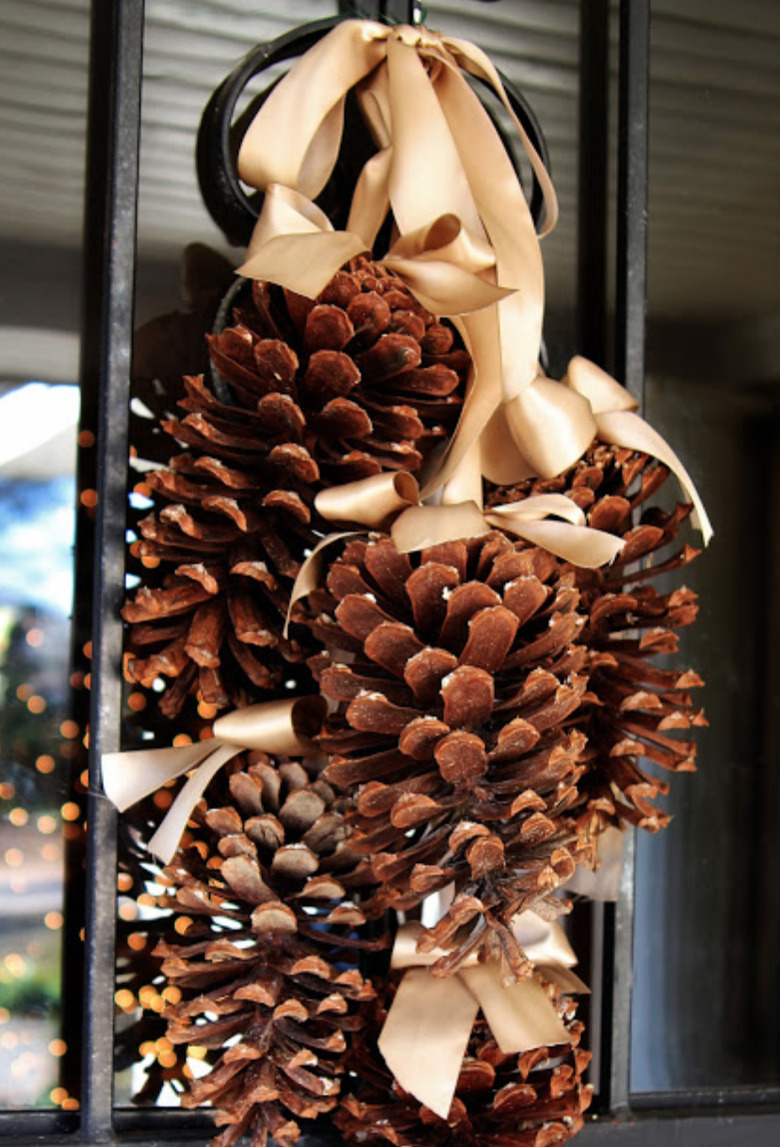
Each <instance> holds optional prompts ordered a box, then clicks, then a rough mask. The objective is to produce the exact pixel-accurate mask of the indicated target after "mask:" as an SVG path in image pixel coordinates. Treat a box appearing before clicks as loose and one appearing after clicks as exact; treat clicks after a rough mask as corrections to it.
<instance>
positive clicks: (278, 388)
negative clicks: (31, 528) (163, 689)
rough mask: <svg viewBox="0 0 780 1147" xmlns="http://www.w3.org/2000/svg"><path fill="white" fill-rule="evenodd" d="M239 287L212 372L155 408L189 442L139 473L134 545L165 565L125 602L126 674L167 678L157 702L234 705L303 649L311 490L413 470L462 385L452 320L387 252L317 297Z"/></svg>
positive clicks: (448, 419) (462, 356)
mask: <svg viewBox="0 0 780 1147" xmlns="http://www.w3.org/2000/svg"><path fill="white" fill-rule="evenodd" d="M244 292H245V293H248V294H249V295H250V296H251V299H250V298H248V299H247V304H248V307H247V309H246V310H237V311H236V321H237V325H235V326H232V327H228V328H227V329H225V330H223V331H222V332H221V333H219V334H217V335H215V336H213V337H211V338H210V349H211V356H212V360H213V362H214V366H215V368H216V370H217V372H218V375H217V377H216V380H215V383H214V387H213V388H212V387H210V386H209V385H208V383H207V382H206V381H205V379H204V378H203V377H202V376H200V377H191V378H186V379H185V386H186V391H187V395H186V397H185V398H184V399H183V401H182V402H180V404H179V405H180V406H181V407H182V408H183V409H184V410H185V411H186V414H185V416H184V417H183V418H180V419H178V420H166V421H164V422H163V427H164V429H165V430H166V431H167V432H168V433H169V434H170V435H171V436H172V437H173V438H175V439H176V441H177V442H179V443H182V444H183V445H184V446H185V451H184V452H183V453H181V454H177V455H176V456H174V457H173V458H172V459H171V461H170V463H169V465H168V467H167V468H165V469H161V470H157V471H153V472H151V473H149V474H147V475H146V477H145V488H146V490H147V491H148V492H149V493H151V494H152V495H153V497H154V499H155V501H156V502H157V506H158V508H157V509H156V510H155V512H154V513H152V514H150V515H148V516H147V517H145V518H144V519H143V520H141V521H140V522H139V523H138V526H137V529H138V533H139V534H140V540H139V541H138V542H136V543H135V544H134V545H133V547H132V552H133V555H134V556H135V557H136V558H140V559H141V561H142V563H144V565H146V566H148V565H150V564H151V565H154V566H159V565H160V563H162V565H161V566H160V569H159V570H158V572H157V573H152V574H150V573H149V571H148V569H144V568H143V566H142V567H141V570H140V573H141V575H142V580H143V583H144V584H142V586H141V588H140V589H139V590H138V592H137V593H136V595H135V597H134V599H133V600H132V601H130V602H128V603H127V604H126V605H125V607H124V609H123V611H122V615H123V617H124V618H125V620H126V621H127V622H129V623H130V626H131V628H130V634H129V640H128V648H129V650H130V656H129V657H128V660H127V667H126V673H127V676H128V677H129V679H130V680H132V681H137V682H141V683H145V684H147V685H148V684H150V683H151V682H152V681H153V680H154V679H155V678H157V677H158V676H162V677H166V678H169V679H173V680H174V681H175V684H174V685H173V686H171V687H169V689H168V691H167V693H166V694H165V695H164V696H163V697H162V699H161V701H160V705H161V708H162V709H163V711H164V712H165V713H166V715H167V716H174V715H175V714H176V713H177V712H178V711H179V709H180V708H181V706H182V704H183V703H184V700H185V699H186V697H187V695H188V694H189V693H192V692H195V691H199V692H200V695H201V698H202V699H203V700H204V701H206V702H207V703H208V704H211V705H213V706H216V708H217V709H221V708H225V707H226V706H228V705H231V706H238V705H244V704H247V703H248V702H250V701H253V700H256V699H258V696H262V695H263V693H264V692H265V691H267V690H273V689H275V688H277V687H278V686H279V685H280V684H281V682H282V680H283V679H284V678H285V677H288V676H289V675H290V673H289V669H288V664H289V663H290V662H299V661H300V660H301V650H300V647H299V645H298V644H297V642H295V641H287V640H286V639H285V638H284V637H283V636H282V628H283V624H284V617H285V613H286V610H287V604H288V600H289V592H290V587H291V584H292V581H293V579H294V578H295V576H296V574H297V572H298V569H299V568H300V563H301V561H302V559H303V556H304V554H305V552H306V551H307V549H308V548H310V547H311V546H312V545H313V544H314V542H315V541H316V539H317V536H318V535H322V534H325V533H328V532H329V529H330V527H329V526H328V524H327V523H326V522H324V521H323V520H322V519H320V518H319V517H318V516H317V515H316V514H315V512H314V510H313V499H314V495H315V493H316V492H317V490H318V489H321V488H323V487H326V486H331V485H334V484H340V483H343V482H348V481H352V480H354V479H357V478H363V477H366V476H368V475H371V474H376V473H379V472H380V471H382V470H408V471H411V472H417V471H418V470H419V469H420V466H421V465H422V463H423V461H424V459H425V457H426V456H427V455H428V454H429V453H430V450H431V448H432V447H433V446H434V445H436V444H437V443H438V442H440V441H442V440H444V438H445V436H446V435H447V434H448V433H449V432H450V431H451V430H452V428H453V426H454V424H455V421H456V418H457V414H458V411H459V409H460V403H461V398H462V394H463V390H464V387H465V380H466V373H467V370H468V364H469V357H468V355H467V354H466V352H465V351H464V350H462V349H459V346H458V345H456V339H457V336H456V335H455V333H454V330H453V328H451V327H450V326H447V325H445V324H444V323H443V322H440V321H439V320H437V319H435V318H434V317H433V315H431V314H429V313H428V312H427V311H425V310H424V308H422V307H421V306H420V304H419V303H417V302H416V301H415V299H414V298H413V297H412V296H411V295H410V294H409V292H408V291H407V290H406V289H405V287H404V286H403V284H402V282H401V280H400V279H398V278H397V276H395V275H393V274H391V273H390V272H388V271H387V270H386V269H385V268H383V267H382V266H381V265H380V264H375V263H371V262H369V261H368V260H367V259H366V258H359V259H356V260H354V261H353V262H352V263H351V264H349V267H348V269H347V270H344V271H339V272H338V273H337V274H336V276H335V277H334V278H333V280H332V281H331V282H330V284H329V285H328V286H327V287H326V288H325V290H324V291H323V293H322V295H320V297H319V299H318V300H316V302H315V301H313V300H310V299H304V298H302V297H301V296H299V295H294V294H292V293H290V292H285V291H282V290H281V289H280V288H277V287H271V286H269V285H268V284H266V283H254V284H252V285H251V287H250V286H249V285H248V284H247V285H246V286H245V287H244ZM171 571H173V572H171ZM258 649H259V650H261V652H260V653H259V655H258V652H257V651H258ZM309 652H311V650H309ZM293 676H295V673H293ZM265 695H266V696H267V692H266V693H265Z"/></svg>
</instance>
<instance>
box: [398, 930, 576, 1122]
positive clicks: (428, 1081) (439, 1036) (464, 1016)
mask: <svg viewBox="0 0 780 1147" xmlns="http://www.w3.org/2000/svg"><path fill="white" fill-rule="evenodd" d="M513 931H514V933H515V936H516V938H517V940H518V942H519V943H520V944H521V946H522V947H523V949H524V951H525V954H526V955H527V956H528V958H529V960H530V961H531V962H532V963H533V964H534V965H535V967H536V968H537V970H538V971H539V972H541V973H542V974H543V975H544V977H545V978H546V979H547V980H552V981H553V982H555V983H557V984H558V985H559V986H560V987H561V988H563V989H564V990H565V991H567V992H587V991H588V989H587V987H586V986H585V984H583V983H582V981H581V980H580V979H579V977H578V976H576V975H575V974H574V973H573V972H572V971H571V968H572V967H573V966H574V965H575V964H576V963H577V958H576V956H575V955H574V952H573V951H572V948H571V946H570V944H569V942H568V940H567V939H566V935H565V933H564V931H563V929H562V928H561V926H560V925H559V924H556V923H548V922H547V921H545V920H542V918H541V917H540V916H537V915H536V914H535V913H534V912H530V911H526V912H521V913H520V914H519V915H518V916H516V917H515V919H514V921H513ZM422 933H423V927H422V925H421V924H416V923H413V924H404V925H403V926H402V927H401V928H400V929H399V931H398V935H397V937H396V941H395V947H394V948H393V955H392V961H391V963H392V967H393V968H399V969H400V968H405V969H407V971H406V972H405V974H404V976H403V979H402V980H401V983H400V984H399V987H398V991H397V992H396V994H395V998H394V1000H393V1003H392V1006H391V1008H390V1011H389V1012H388V1015H387V1019H386V1020H385V1023H384V1026H383V1028H382V1031H381V1033H380V1035H379V1050H380V1051H381V1052H382V1055H383V1056H384V1059H385V1062H386V1063H387V1066H388V1067H389V1068H390V1070H391V1071H392V1073H393V1075H394V1076H395V1077H396V1079H397V1080H398V1082H399V1083H400V1084H401V1086H402V1087H403V1088H404V1090H405V1091H408V1092H410V1094H412V1095H413V1096H414V1097H415V1098H416V1099H419V1100H420V1102H421V1103H424V1104H425V1106H426V1107H429V1108H430V1109H431V1111H434V1112H435V1113H436V1114H437V1115H438V1116H440V1118H442V1119H446V1118H447V1116H448V1114H449V1111H450V1106H451V1104H452V1099H453V1096H454V1094H455V1088H456V1086H457V1082H458V1076H459V1074H460V1069H461V1066H462V1063H463V1056H464V1055H465V1052H466V1047H467V1045H468V1041H469V1036H470V1035H471V1029H472V1028H473V1026H474V1021H475V1019H476V1017H477V1012H478V1011H479V1010H480V1008H481V1009H482V1013H483V1015H484V1017H485V1019H486V1020H487V1022H488V1025H489V1026H490V1030H491V1031H492V1033H493V1036H494V1038H495V1040H496V1043H497V1044H498V1046H499V1047H500V1048H501V1051H502V1052H504V1053H506V1054H516V1053H520V1052H523V1051H529V1050H530V1049H531V1048H534V1047H551V1046H556V1045H558V1044H568V1043H570V1042H571V1039H570V1036H569V1033H568V1032H567V1030H566V1028H565V1027H564V1025H563V1024H562V1023H561V1020H560V1019H559V1017H558V1014H557V1012H556V1011H555V1008H554V1007H553V1005H552V1002H551V1000H550V997H549V996H548V994H547V992H546V991H545V990H544V988H543V987H542V985H541V984H540V983H538V981H537V980H534V979H531V980H519V981H515V982H514V983H510V984H504V983H502V980H501V965H500V963H499V961H498V960H489V961H487V963H484V964H480V963H479V962H478V958H477V956H476V954H474V953H472V955H471V956H470V957H469V958H468V960H467V961H466V962H465V964H464V965H463V966H462V967H461V968H460V970H459V971H458V973H457V974H456V975H453V976H447V977H437V976H435V975H434V974H433V972H432V971H431V970H430V965H431V964H433V963H435V962H436V960H438V959H439V958H440V957H441V956H443V955H445V953H444V952H443V951H442V950H441V949H434V950H433V951H431V952H419V951H418V949H417V944H418V940H419V938H420V936H421V934H422Z"/></svg>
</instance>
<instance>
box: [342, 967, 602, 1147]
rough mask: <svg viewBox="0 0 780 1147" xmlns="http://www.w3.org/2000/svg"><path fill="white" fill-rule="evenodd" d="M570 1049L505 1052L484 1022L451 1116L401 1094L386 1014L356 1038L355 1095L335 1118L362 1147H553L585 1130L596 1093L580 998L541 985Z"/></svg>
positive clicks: (347, 1138)
mask: <svg viewBox="0 0 780 1147" xmlns="http://www.w3.org/2000/svg"><path fill="white" fill-rule="evenodd" d="M542 982H543V983H544V986H545V988H546V989H547V991H548V992H549V993H550V996H551V998H552V999H553V1001H554V1003H555V1006H556V1009H557V1011H558V1014H559V1016H560V1018H561V1019H562V1020H563V1022H564V1024H565V1025H566V1028H567V1029H568V1032H569V1035H570V1038H571V1041H572V1042H571V1044H570V1045H566V1046H561V1047H550V1048H547V1047H540V1048H534V1050H533V1051H527V1052H524V1053H523V1054H522V1055H519V1056H518V1055H505V1054H503V1053H502V1052H501V1051H500V1050H499V1048H498V1046H497V1045H496V1042H495V1040H494V1039H493V1038H492V1036H491V1033H490V1031H489V1029H488V1028H487V1026H486V1024H485V1023H484V1021H483V1020H482V1019H481V1018H480V1019H478V1020H477V1023H476V1024H475V1026H474V1030H473V1032H472V1035H471V1039H470V1041H469V1045H468V1049H467V1052H466V1056H465V1059H464V1061H463V1067H462V1069H461V1073H460V1079H459V1081H458V1086H457V1090H456V1092H455V1098H454V1100H453V1103H452V1107H451V1108H450V1113H449V1118H448V1119H446V1120H444V1119H440V1118H439V1116H437V1115H434V1113H433V1112H432V1111H429V1110H428V1109H427V1108H425V1107H421V1106H420V1104H419V1102H418V1101H417V1100H415V1099H414V1097H413V1096H411V1095H408V1094H406V1093H405V1092H403V1091H402V1090H401V1089H400V1087H399V1085H398V1084H397V1083H395V1081H394V1080H393V1079H392V1077H391V1076H390V1074H389V1072H388V1071H387V1068H386V1067H385V1066H384V1063H383V1061H382V1058H381V1056H380V1054H379V1052H378V1049H377V1047H376V1038H377V1036H378V1032H379V1030H380V1028H381V1024H382V1022H383V1020H384V1011H383V1009H382V1008H381V1007H379V1006H377V1007H376V1008H374V1009H373V1015H372V1022H371V1024H370V1025H367V1030H366V1031H364V1032H363V1033H362V1034H361V1036H360V1037H359V1038H358V1039H357V1040H356V1041H355V1045H354V1051H353V1060H352V1065H353V1067H354V1071H355V1073H356V1084H355V1091H354V1094H350V1095H347V1096H345V1097H344V1098H343V1099H342V1101H341V1105H340V1107H339V1110H338V1112H337V1114H336V1116H335V1122H336V1124H337V1125H338V1127H339V1129H340V1130H341V1133H342V1135H343V1136H344V1140H345V1142H346V1143H347V1144H352V1143H354V1144H361V1145H362V1147H383V1145H385V1144H387V1143H391V1144H393V1145H394V1147H554V1145H557V1144H560V1143H565V1142H566V1140H567V1139H569V1138H571V1136H572V1135H575V1134H576V1133H577V1131H579V1130H580V1128H581V1127H582V1125H583V1118H582V1116H583V1112H584V1111H585V1110H587V1107H588V1105H589V1103H590V1100H591V1091H592V1089H591V1088H590V1087H589V1086H585V1085H584V1084H583V1082H582V1073H583V1072H584V1070H585V1068H586V1067H587V1065H588V1063H589V1061H590V1053H589V1052H587V1051H583V1050H582V1049H581V1048H580V1047H579V1046H578V1045H579V1041H580V1037H581V1034H582V1030H583V1025H582V1024H581V1023H580V1022H579V1021H578V1020H576V1019H575V1014H576V1010H577V1004H576V1000H575V999H574V998H573V997H571V996H567V995H565V994H563V993H562V992H560V991H559V989H558V988H557V987H556V986H555V985H554V984H551V983H549V982H545V981H542Z"/></svg>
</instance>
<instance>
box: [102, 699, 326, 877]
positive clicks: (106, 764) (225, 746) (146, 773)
mask: <svg viewBox="0 0 780 1147" xmlns="http://www.w3.org/2000/svg"><path fill="white" fill-rule="evenodd" d="M324 712H325V702H324V700H323V699H322V698H320V697H317V696H309V697H297V698H296V699H295V700H291V701H268V702H265V703H263V704H259V705H248V706H247V707H246V708H245V709H236V710H234V711H233V712H231V713H226V714H225V715H224V716H222V717H219V718H218V719H217V720H216V721H215V722H214V725H213V730H212V731H213V734H214V735H213V737H210V738H209V739H208V740H205V741H199V742H198V743H197V744H188V745H181V746H174V747H172V748H169V749H157V748H155V749H134V750H131V751H129V752H123V753H105V754H104V755H103V757H102V759H101V771H102V780H103V790H104V792H105V794H106V796H107V797H108V799H109V800H110V801H111V802H112V803H113V804H114V805H116V807H117V808H118V809H119V811H120V812H124V811H125V809H128V808H130V806H131V805H134V804H136V803H137V802H138V801H140V800H142V799H143V798H144V797H146V796H149V795H150V794H151V793H153V792H156V790H157V789H159V788H161V787H162V786H163V785H164V784H166V783H167V782H168V781H170V780H174V779H175V778H176V777H180V776H182V775H183V774H184V773H187V772H189V771H190V770H191V769H195V772H194V773H193V775H192V776H191V777H190V778H189V779H188V780H187V783H186V784H185V785H184V787H183V788H182V790H181V791H180V792H179V794H178V795H177V797H176V800H175V801H174V802H173V804H172V805H171V807H170V809H169V810H168V812H167V814H166V816H165V818H164V820H163V822H162V824H161V825H160V827H159V828H158V829H157V831H156V832H155V834H154V836H153V837H152V839H151V840H150V841H149V850H150V852H152V853H153V854H154V855H155V856H157V857H159V858H160V859H161V860H162V861H163V863H165V864H167V863H168V862H169V861H170V859H171V858H172V856H173V855H174V853H175V852H176V849H177V848H178V846H179V841H180V840H181V836H182V833H183V832H184V829H185V828H186V826H187V821H188V820H189V818H190V816H191V815H192V810H193V809H194V807H195V805H196V804H197V803H198V801H199V800H200V798H201V796H202V795H203V793H204V791H205V789H206V786H207V785H208V783H209V781H211V779H212V777H213V776H214V775H215V774H216V773H217V772H218V771H219V769H221V768H222V766H223V765H225V764H227V762H228V761H229V760H231V759H232V758H233V757H235V756H236V754H238V753H241V752H243V751H244V750H246V749H257V750H259V751H261V752H264V753H269V754H271V755H272V756H303V755H305V754H307V753H310V752H311V751H312V749H313V745H312V742H311V740H310V735H311V734H313V733H315V732H316V731H317V728H318V725H319V722H320V721H321V719H322V717H323V716H324Z"/></svg>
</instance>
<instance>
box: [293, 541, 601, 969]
mask: <svg viewBox="0 0 780 1147" xmlns="http://www.w3.org/2000/svg"><path fill="white" fill-rule="evenodd" d="M578 599H579V594H578V592H577V589H576V588H575V585H574V574H573V573H572V572H571V571H570V570H569V571H567V570H566V569H564V568H563V563H562V562H560V561H559V560H558V559H557V558H554V557H552V556H551V555H550V554H548V553H546V552H545V551H543V550H540V549H538V548H535V547H532V546H530V545H528V544H526V543H525V542H522V541H510V540H509V539H508V538H507V537H506V536H505V535H503V534H501V533H498V532H493V533H490V534H488V535H483V536H482V537H480V538H474V539H470V540H467V541H458V542H452V543H448V544H446V545H440V546H436V547H433V548H431V549H427V550H424V551H422V553H420V554H415V555H410V556H406V555H403V554H400V553H399V552H398V550H397V549H396V548H395V546H394V545H393V543H392V542H391V541H390V539H389V538H387V537H385V536H382V535H373V536H372V538H371V540H370V541H368V542H365V541H352V542H350V543H349V544H348V545H347V546H346V547H345V549H344V551H343V553H342V555H341V556H340V557H339V558H338V559H337V560H335V561H334V562H333V563H332V565H331V567H330V572H329V574H328V578H327V588H326V589H322V590H317V591H315V592H314V593H313V594H312V595H310V598H309V610H310V613H309V623H310V625H311V627H312V629H313V631H314V633H315V635H316V636H317V637H318V638H319V639H320V640H321V641H322V642H323V643H325V644H326V645H327V646H329V647H330V651H329V655H328V656H322V655H321V656H318V657H316V658H314V659H313V661H312V668H313V670H314V672H315V675H316V676H317V677H318V678H319V682H320V689H321V691H322V693H323V694H324V695H325V697H327V698H329V699H330V700H331V701H333V702H337V703H338V709H337V710H336V712H335V713H334V714H333V715H332V716H331V718H330V719H329V725H328V728H327V730H326V732H325V733H324V734H323V735H322V736H321V738H320V744H321V746H322V748H323V749H325V750H326V751H327V752H329V753H330V754H331V757H330V761H329V764H328V765H327V767H326V769H325V770H324V774H323V775H324V776H325V777H326V778H327V779H328V780H329V781H331V782H332V783H334V784H335V785H337V786H339V787H340V788H341V789H342V790H344V791H345V792H346V793H348V794H350V795H352V796H353V797H354V798H355V803H356V807H355V810H354V811H352V812H349V813H348V814H347V819H348V821H349V823H350V824H351V825H352V826H353V827H354V829H355V833H354V835H353V837H352V838H351V841H350V843H351V845H352V847H353V848H354V849H355V850H356V851H360V852H362V853H363V854H364V855H366V856H367V857H368V858H369V861H370V864H371V870H372V872H373V876H374V878H375V879H376V881H377V882H378V885H379V887H378V889H377V891H376V892H375V893H374V895H373V896H371V897H369V898H368V899H367V900H364V901H362V903H361V906H362V908H363V910H364V911H365V912H366V913H367V914H368V915H374V914H379V913H381V912H382V911H384V910H385V909H386V908H396V909H403V910H408V909H410V908H412V907H413V906H415V905H417V904H419V903H420V902H421V901H422V900H423V898H424V897H425V896H427V895H428V894H429V893H431V892H433V891H435V890H437V889H440V888H443V887H444V886H446V885H448V884H449V883H450V882H453V881H454V882H455V885H456V892H457V895H456V897H455V899H454V901H453V904H452V906H451V907H450V909H449V911H448V912H447V913H446V915H445V916H444V918H443V919H442V921H441V922H440V923H439V924H438V925H437V926H436V928H435V929H433V930H431V931H430V932H429V933H428V934H427V940H426V942H427V941H430V944H431V946H433V945H434V944H436V943H438V944H439V945H441V946H442V947H445V948H450V947H452V952H451V954H450V955H448V956H447V957H446V958H443V959H442V960H440V961H439V964H438V965H437V967H438V970H439V971H441V972H445V971H448V970H451V969H452V968H454V967H456V966H457V965H458V963H459V962H460V961H461V959H462V958H463V956H464V955H465V954H466V953H467V952H469V951H471V950H473V949H480V950H482V951H483V952H484V953H485V954H486V953H487V952H488V951H491V952H493V953H494V954H495V955H496V956H500V958H501V959H502V960H504V961H505V962H506V963H507V964H508V966H509V967H511V968H512V970H513V972H514V973H515V974H516V975H527V974H528V970H529V969H528V966H527V964H526V963H525V960H524V957H523V956H522V954H521V953H520V951H519V949H518V948H517V945H516V942H515V941H514V937H513V936H512V934H511V931H510V929H509V927H508V925H509V922H510V921H511V919H512V917H513V916H514V915H515V913H516V912H519V911H521V910H523V909H524V908H529V907H531V906H532V905H533V906H534V907H535V908H536V910H537V911H541V912H545V911H552V912H554V913H557V912H560V911H561V903H560V901H558V900H557V899H554V898H553V897H551V896H550V893H551V892H552V890H553V889H555V888H557V887H558V886H559V885H560V884H562V883H564V882H565V881H566V880H567V879H568V878H569V876H570V875H571V874H572V872H573V869H574V866H575V862H576V860H577V859H579V852H580V841H579V840H578V838H577V835H576V832H575V831H574V823H575V817H576V815H577V810H578V803H579V800H580V798H579V793H578V789H577V783H578V780H579V778H580V774H581V772H582V768H583V766H582V765H581V763H580V757H581V755H582V753H583V750H584V748H585V738H584V736H583V735H582V733H581V732H580V731H579V730H576V729H572V728H570V727H569V726H570V724H571V722H572V720H573V719H575V716H576V713H577V710H578V709H579V707H580V705H581V703H582V700H583V696H584V694H585V690H586V678H585V677H584V676H583V675H582V668H583V665H584V663H585V650H584V649H583V648H582V646H580V645H579V644H577V642H578V641H579V635H580V633H581V630H582V627H583V626H584V624H585V619H584V618H583V617H581V616H580V614H579V613H578ZM345 654H346V655H345Z"/></svg>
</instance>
